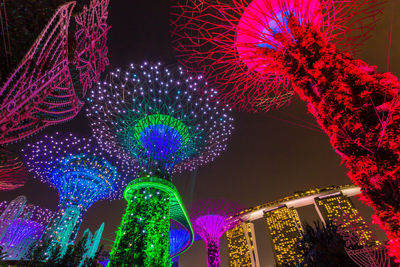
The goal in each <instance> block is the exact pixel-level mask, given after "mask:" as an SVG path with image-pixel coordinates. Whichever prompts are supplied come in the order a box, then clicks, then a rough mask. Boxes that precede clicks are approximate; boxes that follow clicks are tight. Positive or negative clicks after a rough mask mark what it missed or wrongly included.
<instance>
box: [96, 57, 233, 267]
mask: <svg viewBox="0 0 400 267" xmlns="http://www.w3.org/2000/svg"><path fill="white" fill-rule="evenodd" d="M214 95H215V90H213V89H211V88H209V87H208V85H207V83H206V82H205V81H204V80H203V78H202V77H201V76H198V77H190V76H189V75H188V74H187V73H186V72H185V71H184V70H183V69H181V68H180V67H172V68H167V67H163V66H162V65H161V64H147V63H145V64H143V65H140V66H138V65H133V64H132V65H130V67H128V68H126V69H123V70H117V71H115V72H112V73H111V75H110V77H109V81H107V82H103V83H100V84H99V86H98V88H95V89H93V90H91V92H90V95H89V96H90V97H89V99H88V102H89V103H90V105H89V108H88V116H89V118H90V120H91V121H92V122H91V127H92V129H93V132H94V135H95V136H96V137H97V138H98V139H99V140H101V141H100V142H101V143H102V145H104V147H106V148H107V149H108V150H112V151H116V152H117V154H118V155H119V156H120V157H121V158H135V159H137V161H138V162H139V163H140V165H141V167H142V169H143V173H144V175H143V177H141V178H138V179H136V180H133V181H132V182H131V183H130V184H129V185H128V187H127V188H126V190H125V193H124V196H125V199H126V200H127V201H128V207H127V210H126V213H125V215H124V218H123V221H122V223H121V226H120V229H119V232H118V234H117V238H116V241H115V243H114V247H113V250H112V251H111V256H110V264H111V266H121V265H123V264H129V263H132V262H133V264H137V265H139V266H168V265H169V264H170V259H169V256H170V255H169V240H168V230H169V225H170V217H171V219H173V220H175V221H177V222H178V223H180V224H181V225H182V226H183V227H184V228H186V230H187V231H188V232H189V233H191V234H190V236H189V239H188V242H187V243H186V245H185V246H183V247H182V249H181V250H180V251H178V252H177V253H176V254H175V255H174V254H172V255H171V257H174V256H176V255H178V254H180V253H182V252H183V251H184V250H186V249H187V248H188V247H189V246H190V245H191V244H192V242H193V230H192V228H191V225H190V220H189V217H188V215H187V213H186V210H185V208H184V205H183V203H182V201H181V199H180V196H179V193H178V191H177V190H176V188H175V186H174V185H173V184H172V183H171V178H170V175H171V174H172V173H173V172H176V171H182V170H185V169H187V170H193V169H195V168H196V167H197V166H199V165H202V164H205V163H207V162H210V161H212V160H213V159H214V158H215V157H217V156H219V155H220V154H221V152H222V151H223V150H224V149H225V148H226V143H227V140H228V137H229V135H230V134H231V131H232V125H231V123H232V120H233V119H232V117H231V115H230V110H229V108H227V107H226V106H221V105H219V104H218V103H215V102H213V101H212V100H213V98H214ZM132 259H133V261H132Z"/></svg>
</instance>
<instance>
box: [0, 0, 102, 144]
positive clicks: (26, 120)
mask: <svg viewBox="0 0 400 267" xmlns="http://www.w3.org/2000/svg"><path fill="white" fill-rule="evenodd" d="M74 6H75V2H68V3H65V4H64V5H62V6H60V7H59V8H58V9H57V11H56V12H55V14H54V15H53V17H52V18H51V19H50V21H49V22H48V24H47V25H46V27H45V28H44V29H43V31H42V32H41V34H40V35H39V36H38V38H37V39H36V41H35V42H34V44H33V45H32V47H31V48H30V50H29V51H28V52H27V54H26V55H25V57H24V58H23V59H22V61H21V63H20V64H19V66H18V67H17V68H16V69H15V71H14V72H13V73H12V74H11V76H10V77H9V79H8V80H6V81H5V83H4V85H1V87H0V95H1V96H0V144H7V143H10V142H14V141H18V140H20V139H22V138H25V137H27V136H29V135H32V134H34V133H36V132H37V131H39V130H40V129H42V128H44V127H46V126H49V125H53V124H57V123H61V122H64V121H67V120H70V119H72V118H73V117H75V115H76V114H77V113H78V112H79V111H80V109H81V108H82V106H83V102H81V100H80V99H79V96H78V94H77V92H76V88H77V86H76V83H74V81H73V79H72V76H71V70H70V67H75V68H77V69H78V71H79V73H80V81H81V83H82V92H83V95H84V93H85V92H86V90H87V88H88V87H90V86H91V85H92V83H93V82H97V81H98V79H99V76H100V73H101V71H103V70H104V67H105V65H107V64H108V60H107V48H106V45H105V44H106V40H107V35H106V34H107V31H108V27H107V25H106V19H107V16H108V12H107V6H108V0H92V1H91V4H90V7H89V8H86V7H85V8H84V9H83V11H82V13H81V14H79V15H78V16H77V17H76V22H77V28H76V41H77V48H76V49H75V50H74V53H75V55H74V56H73V57H72V58H71V59H70V58H69V56H68V54H69V53H68V48H69V46H68V43H69V38H68V29H69V24H70V17H71V13H72V10H73V8H74ZM4 10H6V9H5V6H4ZM2 11H3V10H2Z"/></svg>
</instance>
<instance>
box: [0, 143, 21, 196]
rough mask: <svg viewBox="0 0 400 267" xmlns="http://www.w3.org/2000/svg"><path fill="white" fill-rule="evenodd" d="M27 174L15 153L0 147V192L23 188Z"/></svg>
mask: <svg viewBox="0 0 400 267" xmlns="http://www.w3.org/2000/svg"><path fill="white" fill-rule="evenodd" d="M27 178H28V172H27V170H26V168H25V167H24V165H23V163H22V161H21V159H20V158H19V157H18V155H16V154H15V153H12V152H10V151H8V150H6V149H5V148H3V147H0V190H1V191H8V190H14V189H16V188H19V187H21V186H23V185H24V184H25V183H26V181H27Z"/></svg>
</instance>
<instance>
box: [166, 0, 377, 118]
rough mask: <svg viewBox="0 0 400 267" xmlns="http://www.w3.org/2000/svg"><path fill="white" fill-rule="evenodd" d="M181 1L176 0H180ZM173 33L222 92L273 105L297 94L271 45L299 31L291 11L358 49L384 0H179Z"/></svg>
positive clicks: (259, 106) (255, 105)
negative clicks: (293, 25) (290, 23)
mask: <svg viewBox="0 0 400 267" xmlns="http://www.w3.org/2000/svg"><path fill="white" fill-rule="evenodd" d="M174 2H175V1H174ZM177 2H178V3H177V4H173V9H172V19H171V26H172V33H173V36H174V47H175V50H176V51H177V52H178V58H179V60H180V61H181V62H182V63H183V64H184V65H185V66H187V67H189V68H190V69H192V70H195V71H201V72H205V73H207V75H206V76H207V79H209V80H210V81H212V82H213V83H215V84H216V85H217V86H218V89H220V90H219V98H220V99H221V100H223V101H225V102H227V103H229V104H231V105H232V106H235V107H237V108H240V109H249V110H251V111H257V110H270V109H274V108H278V107H280V106H283V105H284V104H286V103H288V102H290V100H291V99H292V98H293V96H294V95H295V94H294V92H293V91H292V88H291V86H290V79H289V78H288V77H287V75H285V74H282V73H281V72H279V71H277V70H276V69H275V67H274V65H275V64H273V63H274V58H273V57H271V56H266V54H265V53H263V52H262V51H263V50H265V49H275V50H276V49H284V47H283V45H282V43H281V42H280V41H279V40H277V39H276V38H275V35H276V34H277V33H279V34H283V35H286V36H289V37H293V33H292V32H291V30H290V29H289V27H288V20H289V17H290V16H291V15H293V16H295V17H296V18H297V19H298V20H299V21H300V22H301V24H302V25H307V24H309V23H311V24H312V25H314V26H315V27H317V28H318V30H319V32H320V33H321V34H322V35H323V36H324V37H325V38H326V40H327V41H330V42H334V43H336V44H337V45H338V46H340V47H341V48H343V49H345V50H346V51H353V50H354V48H356V47H357V46H358V45H359V44H361V43H362V41H364V40H365V39H366V37H367V32H368V30H370V29H371V28H373V26H374V23H375V18H376V15H377V14H378V13H379V12H380V10H381V9H380V7H381V4H380V3H379V2H381V3H382V2H385V1H378V0H355V1H339V0H205V1H201V3H199V2H198V1H196V0H188V1H186V0H178V1H177Z"/></svg>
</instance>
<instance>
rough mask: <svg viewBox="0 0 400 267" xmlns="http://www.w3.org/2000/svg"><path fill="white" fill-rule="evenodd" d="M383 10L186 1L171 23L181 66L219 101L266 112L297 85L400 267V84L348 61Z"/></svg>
mask: <svg viewBox="0 0 400 267" xmlns="http://www.w3.org/2000/svg"><path fill="white" fill-rule="evenodd" d="M183 2H185V3H183ZM384 2H385V1H377V0H366V1H358V0H356V1H337V0H307V1H298V0H253V1H252V2H251V3H249V2H247V1H236V0H234V1H229V2H228V1H202V2H201V3H196V1H192V0H189V1H182V4H181V5H178V6H177V7H176V8H178V10H179V11H180V12H181V13H179V12H174V13H175V15H176V19H175V20H173V22H172V23H173V25H174V26H175V29H174V32H175V36H176V47H177V50H178V51H180V52H181V53H183V54H184V55H183V58H182V61H183V62H185V63H187V65H190V66H192V67H193V68H195V67H196V65H195V64H197V65H198V66H199V70H207V71H208V72H209V75H210V77H211V78H214V79H213V80H218V81H219V84H220V85H221V89H225V90H221V91H223V92H222V93H221V98H222V99H224V100H226V101H230V102H231V103H232V104H237V105H238V106H239V107H240V108H245V107H248V108H250V109H253V108H257V107H258V108H261V109H262V108H265V109H269V108H270V107H271V106H270V103H271V101H272V102H274V101H275V100H276V99H280V98H281V96H282V94H283V95H284V94H285V93H284V92H285V91H287V89H286V88H287V86H286V85H289V84H290V85H291V87H292V89H293V90H294V92H295V93H296V94H297V95H299V97H300V98H301V99H302V100H303V101H305V102H306V103H307V106H308V110H309V111H310V113H311V114H313V115H314V117H315V118H316V119H317V122H318V124H319V125H320V126H321V128H322V129H323V130H324V131H325V132H326V134H327V135H328V136H329V138H330V141H331V145H332V147H333V148H334V150H335V151H336V152H337V153H338V154H339V155H340V156H341V157H342V158H343V160H344V162H345V163H346V165H347V167H348V168H349V170H350V172H349V173H348V175H349V177H350V178H351V179H352V181H353V182H354V183H356V184H357V185H359V186H360V187H361V190H362V198H363V200H364V201H365V203H366V204H368V205H369V206H371V207H373V208H374V209H375V211H376V213H375V215H374V221H375V222H376V223H378V224H380V226H381V228H382V229H384V231H385V232H386V235H387V237H388V239H389V250H390V253H391V255H392V256H395V257H396V258H397V259H398V260H400V219H399V218H400V212H399V210H400V204H399V203H400V202H399V201H398V200H400V191H399V187H400V181H399V178H400V173H399V168H398V166H399V164H400V158H399V157H400V147H399V144H400V142H399V139H398V136H399V134H400V127H399V124H400V116H399V110H400V101H399V99H400V98H399V90H400V83H399V81H398V79H397V78H396V77H394V76H393V75H392V74H390V73H383V74H382V73H378V72H377V71H376V67H374V66H369V65H368V64H366V63H365V62H363V61H361V60H355V59H353V58H352V56H351V55H350V54H348V53H346V52H345V51H346V50H348V51H351V50H352V49H354V48H355V47H356V46H357V44H359V43H360V41H363V40H364V39H365V38H366V37H367V34H368V32H369V30H371V29H372V28H373V27H374V25H375V20H376V17H377V15H378V14H379V13H380V11H381V8H382V4H383V3H384ZM222 66H228V67H227V70H224V69H222ZM228 75H229V77H231V79H230V80H227V79H226V77H228ZM224 77H225V78H224ZM218 81H217V82H218ZM261 82H263V83H261ZM260 85H262V86H260ZM259 92H262V94H264V95H262V94H261V97H260V95H259ZM268 94H272V97H269V95H268ZM276 97H277V98H276ZM233 98H234V99H233ZM245 102H248V103H249V105H246V104H245ZM258 105H260V106H264V107H260V106H258ZM265 105H267V106H265Z"/></svg>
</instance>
